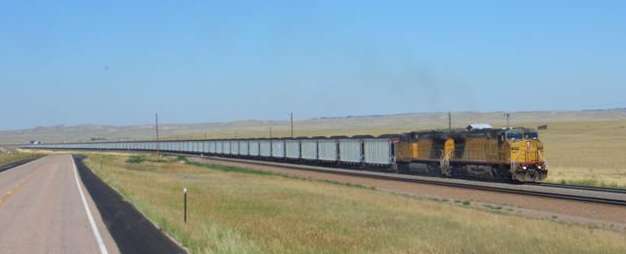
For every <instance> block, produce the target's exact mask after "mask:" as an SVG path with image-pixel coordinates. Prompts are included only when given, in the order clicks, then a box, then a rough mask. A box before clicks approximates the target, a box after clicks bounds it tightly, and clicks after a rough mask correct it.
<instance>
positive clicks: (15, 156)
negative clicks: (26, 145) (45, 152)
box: [0, 152, 42, 166]
mask: <svg viewBox="0 0 626 254" xmlns="http://www.w3.org/2000/svg"><path fill="white" fill-rule="evenodd" d="M41 156H42V155H40V154H36V153H22V152H2V153H0V166H2V165H6V164H9V163H12V162H16V161H21V160H26V159H33V158H39V157H41Z"/></svg>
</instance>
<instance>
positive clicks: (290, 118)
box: [289, 112, 293, 138]
mask: <svg viewBox="0 0 626 254" xmlns="http://www.w3.org/2000/svg"><path fill="white" fill-rule="evenodd" d="M289 122H290V123H291V137H292V138H293V112H291V113H289Z"/></svg>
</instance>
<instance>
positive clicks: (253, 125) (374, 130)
mask: <svg viewBox="0 0 626 254" xmlns="http://www.w3.org/2000/svg"><path fill="white" fill-rule="evenodd" d="M625 119H626V109H624V108H619V109H595V110H582V111H537V112H514V113H512V114H511V124H512V125H513V126H520V125H524V126H528V127H536V125H538V124H547V123H550V122H568V121H607V120H625ZM469 123H490V124H492V125H494V126H497V127H503V126H505V124H506V122H505V119H504V112H455V113H453V126H454V127H465V126H466V125H467V124H469ZM294 125H295V135H296V136H311V135H330V134H333V135H334V134H337V135H340V134H344V135H354V134H381V133H393V132H400V131H410V130H424V129H440V128H447V127H448V113H447V112H439V113H403V114H390V115H366V116H345V117H320V118H312V119H306V120H298V121H296V122H295V123H294ZM270 127H271V128H272V136H274V137H278V136H287V135H289V123H288V122H287V121H261V120H245V121H235V122H226V123H193V124H162V125H161V126H160V132H161V136H162V137H164V138H165V139H167V138H234V137H268V136H269V129H270ZM153 138H154V126H152V125H132V126H112V125H94V124H84V125H76V126H64V125H58V126H48V127H36V128H32V129H24V130H10V131H0V144H14V143H26V142H28V141H30V140H40V141H43V142H46V143H52V142H76V141H101V140H133V139H153Z"/></svg>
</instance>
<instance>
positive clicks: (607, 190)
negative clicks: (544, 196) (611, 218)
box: [536, 183, 626, 194]
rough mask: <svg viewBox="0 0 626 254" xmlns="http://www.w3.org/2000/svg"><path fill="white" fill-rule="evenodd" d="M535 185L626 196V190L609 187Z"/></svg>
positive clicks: (557, 184)
mask: <svg viewBox="0 0 626 254" xmlns="http://www.w3.org/2000/svg"><path fill="white" fill-rule="evenodd" d="M536 185H539V186H546V187H553V188H564V189H575V190H587V191H598V192H611V193H620V194H626V189H619V188H611V187H596V186H587V185H576V184H559V183H537V184H536Z"/></svg>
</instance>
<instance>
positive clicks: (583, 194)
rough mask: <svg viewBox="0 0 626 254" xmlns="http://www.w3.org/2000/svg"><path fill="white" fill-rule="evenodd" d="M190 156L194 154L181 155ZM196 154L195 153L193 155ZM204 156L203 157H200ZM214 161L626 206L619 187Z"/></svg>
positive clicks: (624, 193)
mask: <svg viewBox="0 0 626 254" xmlns="http://www.w3.org/2000/svg"><path fill="white" fill-rule="evenodd" d="M178 155H185V156H189V155H190V154H178ZM192 156H193V155H192ZM198 157H200V156H198ZM203 158H207V159H210V160H218V161H229V162H239V163H245V164H253V165H263V166H273V167H281V168H289V169H298V170H310V171H317V172H325V173H333V174H343V175H351V176H359V177H368V178H378V179H385V180H394V181H404V182H415V183H421V184H430V185H439V186H447V187H455V188H466V189H474V190H483V191H492V192H503V193H510V194H517V195H527V196H537V197H545V198H554V199H565V200H573V201H579V202H590V203H597V204H608V205H617V206H625V207H626V190H621V189H615V188H601V187H592V186H580V185H563V184H550V183H541V184H508V183H498V182H481V181H473V180H466V179H455V178H441V177H428V176H417V175H405V174H397V173H383V172H376V171H363V170H354V169H342V168H329V167H320V166H311V165H300V164H291V163H282V162H275V161H257V160H246V159H235V158H227V157H215V156H208V157H203Z"/></svg>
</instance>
